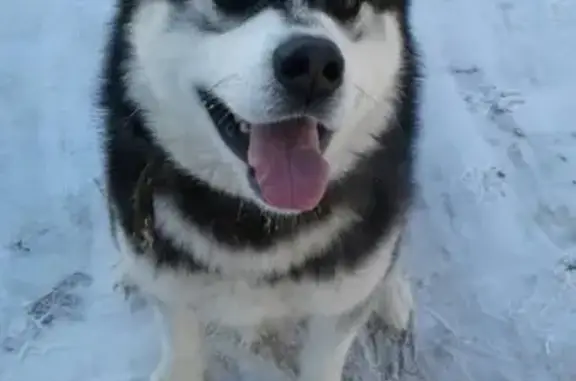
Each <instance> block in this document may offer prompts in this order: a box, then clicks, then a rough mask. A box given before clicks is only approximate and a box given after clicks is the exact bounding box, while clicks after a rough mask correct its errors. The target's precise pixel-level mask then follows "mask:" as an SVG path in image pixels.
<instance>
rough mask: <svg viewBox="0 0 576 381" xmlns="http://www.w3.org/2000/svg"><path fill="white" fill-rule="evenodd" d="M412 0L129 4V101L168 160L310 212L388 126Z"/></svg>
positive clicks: (266, 202)
mask: <svg viewBox="0 0 576 381" xmlns="http://www.w3.org/2000/svg"><path fill="white" fill-rule="evenodd" d="M407 1H408V0H135V2H136V5H134V9H132V11H133V12H132V16H131V20H130V21H129V23H128V24H127V25H126V28H128V29H127V32H128V40H129V43H130V45H131V47H132V54H131V56H130V60H129V62H128V65H127V67H126V70H127V79H128V91H129V94H130V97H131V98H132V99H133V100H134V101H135V102H136V103H137V104H138V106H139V107H140V108H141V110H142V111H143V115H144V116H145V119H146V122H147V126H148V127H149V128H150V129H151V130H152V132H153V134H154V136H155V139H157V141H158V142H159V144H160V145H161V146H162V147H163V148H164V149H165V150H166V151H167V152H168V153H169V154H170V155H171V156H172V158H173V159H174V161H175V162H176V163H178V164H179V165H180V166H181V167H183V168H184V169H186V170H188V171H190V172H191V173H192V174H193V175H195V176H197V177H199V178H201V179H202V180H204V181H206V182H207V183H209V184H210V185H212V186H213V187H215V188H217V189H219V190H220V191H223V192H228V193H231V194H234V195H237V196H240V197H244V198H248V199H251V200H252V201H255V202H256V203H258V204H260V205H261V206H262V207H263V208H267V209H269V210H275V211H285V212H290V211H305V210H310V209H313V208H314V207H315V206H316V205H317V204H318V203H319V201H320V200H321V199H322V197H323V195H324V193H325V191H326V189H327V187H328V184H329V183H330V182H331V181H335V180H337V179H338V178H340V177H342V176H343V175H344V174H345V173H346V172H348V171H350V170H353V168H354V165H355V163H356V162H357V160H358V157H359V154H364V153H366V152H369V151H370V150H371V149H374V148H375V147H376V145H377V142H376V140H375V139H374V136H375V135H378V134H379V133H380V132H381V131H382V130H383V129H385V128H386V126H387V120H386V119H387V118H388V117H390V116H391V115H392V112H393V110H392V108H393V104H394V100H395V97H396V96H397V94H396V93H397V84H398V83H397V82H398V77H399V75H398V74H399V72H400V70H401V69H402V65H403V59H402V57H403V53H404V52H403V49H404V41H403V32H402V27H403V26H402V20H403V17H404V12H406V9H405V8H406V7H407V5H406V2H407Z"/></svg>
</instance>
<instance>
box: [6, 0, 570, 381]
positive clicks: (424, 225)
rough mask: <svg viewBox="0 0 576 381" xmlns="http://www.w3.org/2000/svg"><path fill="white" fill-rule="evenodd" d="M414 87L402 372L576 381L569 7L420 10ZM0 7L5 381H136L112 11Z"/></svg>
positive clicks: (137, 319) (447, 379) (486, 1)
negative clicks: (115, 282)
mask: <svg viewBox="0 0 576 381" xmlns="http://www.w3.org/2000/svg"><path fill="white" fill-rule="evenodd" d="M414 2H415V7H414V14H413V16H414V17H413V19H414V23H415V29H416V34H417V37H418V39H419V41H420V43H421V44H422V48H423V51H424V58H425V65H426V74H427V76H428V78H427V82H426V86H425V88H424V102H423V109H422V120H423V135H422V138H423V139H422V142H421V145H420V147H419V150H420V166H419V173H418V178H419V181H420V185H421V191H422V194H421V196H420V198H419V200H418V202H417V205H416V208H415V210H414V217H413V219H412V224H411V230H410V235H409V237H410V240H409V242H408V244H407V247H406V254H407V256H406V258H407V267H408V270H409V271H410V273H411V274H412V276H413V278H414V284H415V289H416V291H417V296H418V314H417V324H416V326H417V332H416V342H417V362H416V365H417V368H418V372H417V374H416V375H412V376H410V375H406V376H405V378H404V379H405V380H428V381H468V380H474V381H504V380H508V381H527V380H537V381H552V380H560V381H574V380H576V363H575V360H576V197H575V196H574V195H575V194H576V164H575V163H576V118H575V115H576V96H574V93H575V91H576V73H575V71H576V49H575V47H576V42H575V39H576V2H574V1H572V0H529V1H528V0H482V1H479V0H414ZM1 8H2V11H0V178H1V181H0V380H2V381H35V380H38V379H42V380H44V381H97V380H102V381H129V380H142V379H146V378H145V377H146V375H147V374H148V373H149V372H150V371H151V370H152V368H153V367H154V364H155V362H156V359H157V355H158V349H157V348H158V331H157V329H156V326H155V325H154V324H153V319H152V314H151V312H150V308H147V307H146V306H145V305H144V304H142V303H137V302H134V301H133V302H131V303H126V302H125V301H124V300H123V299H122V298H121V296H120V295H119V294H118V293H114V292H113V291H112V278H111V274H112V267H113V265H114V262H115V255H114V248H113V246H112V241H111V239H110V237H109V232H108V228H107V217H106V208H105V206H104V202H103V199H102V194H101V180H100V177H101V176H100V172H101V169H100V164H99V163H100V162H99V157H98V151H97V131H96V126H97V124H98V115H97V113H96V112H95V110H94V109H93V107H92V104H93V100H94V91H95V88H96V85H97V82H96V81H97V78H96V74H97V69H98V64H99V62H98V59H99V57H100V53H101V47H102V42H103V36H104V35H103V33H104V30H105V29H104V28H105V25H104V23H105V21H106V20H107V19H108V17H109V16H110V10H111V6H110V0H98V1H93V0H50V1H46V0H13V1H6V2H5V4H3V5H2V7H1Z"/></svg>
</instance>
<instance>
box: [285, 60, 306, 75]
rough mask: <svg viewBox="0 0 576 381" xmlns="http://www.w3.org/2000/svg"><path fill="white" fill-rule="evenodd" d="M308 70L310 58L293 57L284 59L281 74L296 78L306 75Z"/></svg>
mask: <svg viewBox="0 0 576 381" xmlns="http://www.w3.org/2000/svg"><path fill="white" fill-rule="evenodd" d="M309 70H310V60H309V59H308V57H306V56H301V57H294V58H293V59H292V60H286V61H284V63H283V65H282V75H283V76H285V77H286V78H296V77H299V76H302V75H306V74H307V73H308V71H309Z"/></svg>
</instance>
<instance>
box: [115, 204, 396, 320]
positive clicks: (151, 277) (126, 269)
mask: <svg viewBox="0 0 576 381" xmlns="http://www.w3.org/2000/svg"><path fill="white" fill-rule="evenodd" d="M156 205H157V207H156V208H155V210H156V217H157V218H158V221H157V226H158V227H159V228H160V229H162V231H163V233H164V234H167V235H168V236H169V237H171V239H173V240H175V241H176V242H178V243H179V245H180V246H181V247H182V248H184V249H187V250H188V251H189V252H191V253H195V257H196V258H200V259H201V260H202V263H204V264H207V265H208V267H212V268H216V266H217V265H218V268H219V269H221V270H222V271H220V272H219V273H201V272H200V273H194V274H191V273H188V272H187V270H185V269H172V268H168V269H163V268H156V267H155V266H154V265H153V264H152V263H151V262H149V259H148V258H150V257H147V256H142V255H138V254H135V253H134V252H133V251H132V249H131V247H130V246H129V245H128V244H127V242H126V241H125V240H122V241H123V242H122V245H121V247H122V253H123V261H122V272H123V276H125V277H126V278H127V281H128V282H131V283H135V284H137V285H138V287H140V288H141V289H142V291H144V292H145V293H147V294H149V295H152V296H154V297H156V298H158V299H159V300H161V301H162V302H163V303H166V304H168V305H170V306H171V307H172V308H185V309H190V310H191V311H193V312H194V314H196V316H197V317H198V319H200V320H201V321H205V322H218V323H222V324H225V325H234V326H245V325H256V324H259V323H260V322H261V321H263V320H266V319H276V318H286V317H295V318H300V317H305V316H309V315H316V314H319V315H339V314H341V313H344V312H346V311H347V310H349V309H351V308H353V307H354V306H355V305H356V304H357V303H359V302H361V301H362V300H364V299H366V298H367V297H368V296H369V294H370V293H371V292H372V291H373V290H374V289H375V287H376V286H377V285H378V283H379V282H380V281H381V280H382V278H383V277H384V275H385V274H386V272H387V271H388V270H389V268H390V266H391V261H392V260H393V255H392V254H393V251H394V248H395V245H396V242H397V239H398V235H399V228H396V229H392V230H391V233H390V234H388V236H386V237H385V239H384V240H383V241H382V242H381V243H380V245H379V246H378V248H377V249H376V253H375V254H374V255H370V256H368V257H367V259H366V261H365V262H364V263H363V264H362V265H360V266H359V267H358V268H357V269H356V271H354V272H351V271H349V270H343V271H341V272H337V273H336V275H335V276H334V277H331V279H330V280H323V281H318V280H317V279H314V278H311V279H308V278H306V277H304V278H302V279H299V280H297V281H295V280H292V279H290V278H289V277H286V278H285V279H280V280H278V281H276V282H273V283H270V282H268V281H266V280H264V279H262V277H260V276H258V273H260V274H261V271H262V270H265V269H264V268H258V264H260V267H262V266H263V265H262V264H263V263H264V264H268V266H269V268H268V270H269V269H274V270H277V271H279V272H280V271H287V270H288V269H289V268H290V266H293V265H299V264H301V263H303V261H304V260H306V259H308V258H307V257H306V253H310V252H311V250H312V249H315V248H318V247H323V246H324V245H327V244H328V243H329V242H331V241H333V240H334V239H337V235H338V233H339V232H340V230H341V229H343V228H344V227H346V226H347V225H348V223H347V221H348V222H349V221H352V220H353V219H350V218H346V217H344V216H343V215H340V216H339V215H336V216H335V217H334V218H333V220H331V221H329V223H326V224H321V225H320V226H318V227H316V228H312V229H311V230H310V231H304V232H302V233H301V234H299V235H297V236H296V237H295V238H293V239H291V240H290V241H288V242H280V243H278V244H277V245H274V246H272V247H271V248H269V249H268V250H267V252H252V253H250V252H240V253H234V252H231V250H230V249H227V248H226V247H224V246H220V245H218V244H217V243H216V242H214V240H212V239H210V237H208V236H206V235H204V234H202V233H201V232H200V231H198V230H197V229H195V228H193V227H192V226H191V225H190V224H188V223H186V221H184V220H183V219H181V218H180V217H179V216H178V215H177V214H176V213H177V212H176V210H174V209H170V208H169V206H168V205H169V203H167V202H166V201H165V200H164V201H162V202H159V203H156ZM214 250H219V251H218V252H214ZM259 258H260V261H258V259H259ZM211 259H212V261H211ZM263 259H266V260H263ZM251 264H253V265H252V267H251Z"/></svg>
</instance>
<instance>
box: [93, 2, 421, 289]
mask: <svg viewBox="0 0 576 381" xmlns="http://www.w3.org/2000/svg"><path fill="white" fill-rule="evenodd" d="M135 1H137V0H122V1H119V10H118V12H117V14H116V17H115V19H114V20H113V28H112V34H111V36H110V42H109V45H108V47H107V57H106V63H105V70H104V72H103V83H102V88H101V106H102V107H103V109H104V111H105V131H104V150H105V160H106V176H107V192H108V195H109V199H110V203H111V206H112V208H111V209H112V210H114V213H115V215H116V216H117V218H118V221H119V223H120V226H121V227H122V229H124V231H125V233H126V235H127V236H129V237H132V238H133V242H132V243H133V244H134V245H142V244H148V245H151V248H152V249H153V250H151V251H150V250H144V249H141V250H140V252H141V253H142V255H154V259H155V261H156V263H157V266H171V267H174V268H176V267H181V266H184V267H186V268H187V269H188V270H190V271H214V270H209V269H207V268H205V267H204V266H202V265H201V264H199V263H197V262H195V261H194V259H193V256H192V255H190V253H187V252H182V251H181V249H179V248H178V247H177V246H176V245H175V244H174V243H173V242H171V241H170V240H169V239H168V238H167V237H164V236H162V234H161V233H160V232H159V231H157V230H156V229H154V218H153V217H154V216H153V210H152V207H151V202H152V197H153V195H154V194H156V195H159V194H167V195H170V196H171V197H172V198H173V200H175V202H176V204H177V206H178V207H179V208H180V210H181V212H182V214H183V215H184V216H185V217H186V219H187V220H188V221H189V222H190V223H193V224H195V225H196V226H197V227H198V228H200V229H201V230H203V231H205V232H206V233H207V234H210V235H212V236H213V237H214V238H215V239H216V240H217V241H218V242H220V243H222V244H225V245H228V246H230V247H232V248H242V247H251V248H255V249H264V248H267V247H270V246H271V245H273V244H274V242H276V241H277V240H279V239H282V238H287V237H290V236H291V235H293V234H295V232H297V231H299V230H302V229H306V228H307V227H309V226H310V225H313V224H321V223H322V222H323V221H324V220H325V219H326V217H328V216H329V215H330V213H332V210H333V209H334V207H335V206H337V205H341V204H346V205H347V206H349V207H351V208H352V209H353V210H354V211H355V212H356V213H357V214H358V215H360V216H362V219H361V220H360V221H358V222H357V223H355V224H354V225H353V226H351V227H350V228H349V229H348V230H347V231H345V233H344V234H343V235H342V236H341V238H340V240H338V242H334V243H333V244H332V246H331V247H329V248H328V249H327V250H325V251H324V252H323V253H319V255H312V256H311V258H314V259H310V260H308V261H307V262H306V263H304V264H303V265H301V266H299V267H297V268H293V269H292V270H291V271H290V272H289V273H286V274H266V276H267V277H268V278H267V279H269V281H274V280H277V279H281V278H284V277H290V278H293V279H298V278H300V277H315V278H318V279H327V278H330V277H332V276H333V275H334V273H335V271H336V270H337V269H339V268H347V269H350V270H352V269H354V268H355V267H356V266H357V265H359V264H360V263H361V262H362V261H363V259H365V258H366V257H367V255H369V254H370V253H371V252H372V250H371V249H372V248H374V247H375V245H376V244H377V243H378V241H379V240H380V239H381V238H382V237H383V236H384V235H385V234H386V233H387V232H388V230H389V229H390V228H391V227H392V226H393V225H394V224H396V223H398V220H399V219H402V218H403V215H404V213H405V212H406V210H407V207H408V206H409V203H410V200H411V198H412V194H413V188H414V185H413V182H412V174H413V162H414V150H413V145H414V142H415V139H416V137H417V132H418V128H417V126H418V123H417V122H418V121H417V116H416V107H417V103H418V96H417V93H418V73H419V70H418V64H417V55H416V50H415V45H414V41H413V38H412V35H411V33H410V30H409V27H408V11H407V9H408V1H402V0H394V1H384V0H372V2H373V3H375V4H380V5H381V6H382V7H385V6H386V7H388V6H392V7H395V8H396V9H398V10H399V11H400V14H401V15H402V17H401V23H402V32H403V37H404V41H405V44H406V49H405V54H404V57H403V60H404V62H403V71H402V74H401V78H400V81H399V82H400V86H399V88H398V90H397V91H398V94H400V96H399V98H398V99H397V102H396V108H395V110H396V111H395V115H394V116H393V117H391V118H389V123H392V124H393V125H392V126H391V128H389V129H388V130H387V131H386V132H385V133H383V134H382V135H381V136H374V139H376V140H377V141H378V142H379V148H378V149H377V150H376V151H375V152H371V153H368V154H366V155H363V157H362V159H361V160H360V162H359V164H358V165H356V167H355V168H354V170H352V171H351V172H350V173H348V174H347V175H346V176H345V178H343V179H342V180H341V181H339V182H337V183H333V184H331V185H330V187H329V190H328V191H327V193H326V195H325V197H324V198H323V200H322V201H321V203H320V205H319V207H317V208H316V209H315V210H313V211H312V212H308V213H305V214H302V215H299V216H283V215H270V213H269V212H266V213H262V212H261V211H260V209H259V207H257V206H256V205H255V204H251V203H250V202H248V201H246V200H240V199H238V198H236V197H232V196H229V195H224V194H222V193H220V192H216V191H215V190H213V189H212V188H211V187H210V185H209V184H207V183H205V182H203V181H201V180H200V179H198V178H195V177H193V176H191V175H189V174H187V173H184V172H183V171H182V170H180V169H178V168H176V166H175V165H174V164H173V163H172V162H171V160H170V159H169V158H168V155H167V154H166V152H165V151H163V149H162V148H161V147H160V146H158V145H157V144H155V141H154V139H153V137H152V136H151V133H150V131H149V130H148V128H147V127H146V122H145V120H144V118H143V116H142V113H141V111H139V109H138V107H137V106H136V104H134V102H133V101H132V100H131V99H130V98H129V96H128V93H127V89H126V87H125V84H124V75H125V73H124V71H123V66H124V64H125V62H126V60H127V58H128V57H129V56H130V54H131V47H130V46H129V45H128V44H127V42H126V41H127V38H126V36H125V33H126V28H125V26H126V24H127V23H128V22H129V19H130V17H131V14H132V12H133V11H134V9H135V6H136V5H135ZM150 252H152V253H153V254H149V253H150ZM144 253H148V254H144ZM239 255H241V254H239Z"/></svg>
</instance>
